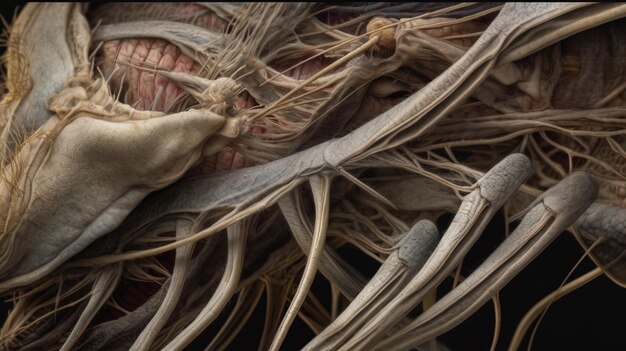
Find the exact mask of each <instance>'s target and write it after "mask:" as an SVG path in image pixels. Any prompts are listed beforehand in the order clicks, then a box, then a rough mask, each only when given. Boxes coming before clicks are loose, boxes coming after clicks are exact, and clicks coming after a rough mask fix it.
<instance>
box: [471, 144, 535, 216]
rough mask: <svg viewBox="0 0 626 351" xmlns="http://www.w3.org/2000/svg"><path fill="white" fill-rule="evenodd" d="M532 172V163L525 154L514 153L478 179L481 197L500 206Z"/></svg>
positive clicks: (495, 206) (493, 204)
mask: <svg viewBox="0 0 626 351" xmlns="http://www.w3.org/2000/svg"><path fill="white" fill-rule="evenodd" d="M531 173H532V164H531V162H530V160H529V159H528V157H526V156H524V155H523V154H512V155H509V156H507V157H506V158H505V159H503V160H502V161H500V162H499V163H498V164H497V165H495V166H494V167H493V168H492V169H490V170H489V172H487V173H485V175H484V176H483V177H482V178H481V179H479V180H478V182H477V185H478V187H479V188H480V195H481V197H483V198H485V199H487V200H488V201H489V202H490V203H491V204H492V206H493V207H494V208H498V207H500V206H502V205H503V204H504V202H505V201H506V200H507V199H508V198H509V197H510V196H511V195H512V194H513V192H515V190H517V189H518V188H519V187H520V185H522V183H524V181H526V179H528V177H529V176H530V175H531Z"/></svg>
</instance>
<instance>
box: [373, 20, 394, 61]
mask: <svg viewBox="0 0 626 351" xmlns="http://www.w3.org/2000/svg"><path fill="white" fill-rule="evenodd" d="M393 23H394V22H393V21H392V20H390V19H388V18H382V17H374V18H372V20H371V21H369V23H368V24H367V27H366V30H367V33H369V38H370V39H371V38H373V37H376V36H378V42H377V43H376V46H375V47H374V48H375V50H376V51H377V53H378V54H379V55H380V56H384V57H389V56H391V55H393V53H394V52H395V51H396V27H395V26H391V27H388V28H385V29H382V30H379V29H381V28H383V27H386V26H389V25H392V24H393Z"/></svg>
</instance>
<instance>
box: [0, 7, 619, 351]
mask: <svg viewBox="0 0 626 351" xmlns="http://www.w3.org/2000/svg"><path fill="white" fill-rule="evenodd" d="M20 3H21V2H17V1H3V2H2V5H1V6H2V15H3V16H4V18H5V19H7V21H8V22H11V19H12V18H13V14H14V11H15V8H16V7H17V5H19V4H20ZM2 51H4V49H2ZM450 219H451V217H447V218H443V219H442V220H441V221H440V223H439V225H440V227H441V229H443V228H445V227H446V226H447V223H448V222H449V220H450ZM503 228H504V224H503V222H502V221H501V220H498V219H496V220H494V221H493V222H492V223H491V224H490V226H489V227H488V229H487V231H486V232H485V234H484V235H483V237H482V238H481V239H480V240H479V242H478V244H477V245H476V247H474V248H473V249H472V251H471V252H470V254H469V255H468V257H467V259H466V260H465V261H464V267H463V273H464V275H465V276H467V274H468V273H469V272H471V270H472V269H474V268H476V267H477V265H478V264H479V263H480V262H481V261H482V260H484V259H485V258H486V257H487V256H488V255H489V253H490V252H491V251H493V249H494V248H495V246H496V243H497V242H499V241H500V240H501V238H502V237H503V235H504V234H503V232H504V231H503ZM344 251H345V252H344V253H345V254H346V255H348V257H349V259H350V261H351V262H352V263H353V265H355V266H357V267H363V270H364V272H366V273H368V274H373V273H374V272H375V270H376V265H375V264H374V263H373V262H372V261H371V260H369V259H368V258H367V257H364V256H363V255H361V254H359V253H358V252H357V251H356V250H350V249H346V250H344ZM582 252H583V251H582V249H581V248H580V247H579V245H578V244H577V242H576V241H575V240H574V238H573V237H572V236H571V235H569V234H567V233H564V234H563V235H561V236H560V237H559V238H557V239H556V240H555V241H554V243H553V244H552V245H551V246H550V247H549V248H548V249H547V250H545V251H544V252H543V253H542V254H541V255H540V256H539V258H538V259H537V260H535V261H534V262H533V263H531V264H530V265H529V266H528V267H527V268H526V269H524V270H523V271H522V273H521V274H519V275H518V276H517V277H516V278H515V279H513V281H512V282H511V283H510V284H509V285H508V286H507V287H505V288H504V289H503V290H502V292H501V293H500V300H501V304H502V328H501V333H500V339H499V343H498V348H497V349H498V350H506V348H507V346H508V341H509V340H510V338H511V336H512V335H513V333H514V331H515V327H516V325H517V323H518V321H519V320H520V319H521V318H522V317H523V315H524V313H526V311H528V310H529V309H530V308H531V307H532V306H533V305H534V304H535V303H536V302H537V301H539V300H540V299H541V298H543V297H544V296H545V295H547V294H549V293H550V292H552V291H554V290H555V289H556V288H558V286H559V285H560V284H561V282H562V280H563V279H564V278H565V276H566V275H567V274H568V272H569V271H570V269H571V268H572V266H573V265H574V264H575V262H576V261H577V260H578V259H579V258H580V256H581V254H582ZM593 268H594V265H593V264H592V263H591V262H590V260H589V259H585V261H584V262H583V264H581V265H580V266H579V267H578V269H577V270H576V271H575V273H574V275H573V276H572V278H570V280H571V279H574V278H575V277H577V276H579V275H581V274H584V273H585V272H587V271H589V270H591V269H593ZM450 285H451V282H450V281H448V280H447V281H445V282H444V283H443V284H442V286H441V287H440V288H439V291H440V292H445V291H447V290H448V289H449V288H450ZM314 289H315V291H316V294H317V296H318V297H320V298H321V299H322V300H328V299H329V294H328V289H327V285H326V284H325V283H324V282H323V280H322V279H316V283H315V285H314ZM625 292H626V291H625V290H624V289H622V288H620V287H618V286H617V285H615V284H614V283H612V282H611V281H610V280H609V279H608V278H606V277H604V276H602V277H600V278H597V279H595V280H594V281H592V282H591V283H589V284H587V285H585V286H584V287H582V288H580V289H578V290H576V291H575V292H573V293H572V294H570V295H568V296H565V297H563V298H561V299H560V300H559V301H557V302H555V303H554V304H552V306H551V307H550V309H549V311H548V312H547V314H546V315H545V317H544V319H543V321H542V323H541V325H540V327H539V329H538V333H537V335H536V338H535V341H534V344H533V348H532V349H533V350H626V335H625V334H626V322H625V319H626V294H625ZM0 307H1V310H0V316H1V317H2V319H3V320H4V318H5V316H6V314H7V311H8V309H9V308H10V304H8V303H3V304H2V306H0ZM263 310H264V300H263V299H262V300H261V301H260V304H259V306H258V308H257V310H256V311H255V313H254V315H253V317H252V319H251V320H250V322H249V323H248V324H247V325H246V326H245V327H244V330H243V331H242V333H241V334H240V335H241V336H242V337H239V338H237V339H236V340H235V341H234V342H233V344H232V347H231V348H230V349H231V350H253V349H254V350H256V342H257V340H259V338H260V335H261V331H262V326H263V312H264V311H263ZM493 329H494V313H493V304H492V303H487V304H486V305H485V306H483V308H481V309H480V310H479V311H478V312H477V313H476V314H474V315H473V316H472V317H471V318H469V319H468V320H466V321H465V322H463V323H462V324H461V325H459V326H458V327H456V328H455V329H453V330H451V331H450V332H448V333H446V334H444V335H443V336H442V337H441V340H443V341H444V342H445V343H446V344H447V345H448V346H449V347H450V348H451V349H452V350H455V351H456V350H488V349H489V346H490V345H491V339H492V335H493ZM312 336H313V334H312V332H311V331H310V330H309V329H308V328H307V327H306V326H305V325H304V324H303V323H302V322H301V321H300V320H299V319H296V321H295V322H294V326H293V328H292V329H291V331H290V333H289V335H288V336H287V339H286V340H285V343H284V346H283V350H295V349H298V348H299V347H301V346H303V345H305V344H306V342H307V341H308V340H309V339H310V338H311V337H312ZM208 337H209V335H206V338H208ZM206 338H205V339H204V340H197V341H196V342H195V343H194V344H192V345H191V346H190V347H189V348H188V350H194V349H200V350H201V349H202V346H203V345H205V344H206V342H207V340H206ZM521 349H522V350H525V349H526V345H525V343H524V344H522V347H521Z"/></svg>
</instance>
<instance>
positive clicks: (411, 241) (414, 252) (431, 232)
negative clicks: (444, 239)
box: [398, 219, 440, 269]
mask: <svg viewBox="0 0 626 351" xmlns="http://www.w3.org/2000/svg"><path fill="white" fill-rule="evenodd" d="M439 239H440V237H439V230H437V226H436V225H435V224H434V223H433V222H431V221H429V220H427V219H424V220H421V221H419V222H417V223H415V225H414V226H413V228H411V229H410V230H409V232H408V233H407V234H406V235H405V236H404V238H402V241H400V249H398V258H399V259H400V260H401V261H402V262H404V263H405V264H406V265H407V267H410V268H415V269H419V268H421V267H422V266H423V265H424V263H426V260H427V259H428V257H430V254H431V253H432V252H433V250H435V247H436V246H437V243H439Z"/></svg>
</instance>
